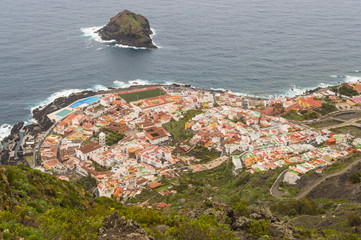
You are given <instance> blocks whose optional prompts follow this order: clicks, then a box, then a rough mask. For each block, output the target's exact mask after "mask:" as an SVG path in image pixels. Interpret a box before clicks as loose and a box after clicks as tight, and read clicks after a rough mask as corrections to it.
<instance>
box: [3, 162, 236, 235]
mask: <svg viewBox="0 0 361 240" xmlns="http://www.w3.org/2000/svg"><path fill="white" fill-rule="evenodd" d="M0 193H1V194H0V196H1V198H0V219H1V221H0V239H19V238H25V239H36V240H38V239H98V231H99V229H100V228H101V227H102V226H103V219H104V217H105V216H108V215H110V214H111V213H112V212H114V211H118V213H119V215H120V216H125V217H126V218H131V219H133V220H135V221H137V222H138V223H139V224H140V225H141V226H142V227H143V228H144V229H145V230H146V231H148V232H149V233H150V234H151V235H152V236H154V237H155V239H192V238H190V237H191V236H192V234H196V235H203V236H207V234H208V233H210V232H211V233H212V234H214V236H216V238H213V239H232V236H231V232H230V231H229V229H228V228H227V227H226V226H224V225H222V224H219V223H217V222H216V221H214V220H213V221H211V222H209V221H207V222H204V219H203V220H202V219H199V220H192V221H189V220H188V219H187V218H185V217H183V216H174V215H165V214H163V213H162V212H160V211H156V210H152V209H143V208H140V207H124V206H122V205H121V204H120V203H119V202H116V201H115V200H113V199H109V198H97V199H94V198H93V197H92V196H90V195H89V194H88V193H86V192H85V191H84V190H83V188H82V187H81V186H79V185H76V184H74V183H70V182H66V181H62V180H59V179H57V178H56V177H54V176H51V175H48V174H43V173H41V172H40V171H37V170H33V169H30V168H28V167H24V166H19V167H12V166H0ZM158 225H167V226H168V228H170V231H169V232H168V233H167V235H166V236H163V235H162V234H160V232H159V231H158V230H157V229H156V226H158ZM189 228H193V231H192V232H187V231H183V230H182V229H189ZM187 234H188V235H187ZM202 239H212V238H211V237H208V238H202Z"/></svg>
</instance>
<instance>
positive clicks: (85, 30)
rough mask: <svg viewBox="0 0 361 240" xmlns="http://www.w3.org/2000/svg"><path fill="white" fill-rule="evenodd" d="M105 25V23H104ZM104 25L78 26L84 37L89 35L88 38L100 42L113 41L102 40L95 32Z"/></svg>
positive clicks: (111, 41) (113, 41)
mask: <svg viewBox="0 0 361 240" xmlns="http://www.w3.org/2000/svg"><path fill="white" fill-rule="evenodd" d="M104 26H105V25H104ZM104 26H96V27H85V28H80V31H82V32H83V36H84V37H89V38H90V39H92V40H94V41H96V42H100V43H115V42H116V41H115V40H110V41H105V40H103V39H102V38H101V37H100V35H99V34H98V33H97V31H98V30H100V29H101V28H102V27H104Z"/></svg>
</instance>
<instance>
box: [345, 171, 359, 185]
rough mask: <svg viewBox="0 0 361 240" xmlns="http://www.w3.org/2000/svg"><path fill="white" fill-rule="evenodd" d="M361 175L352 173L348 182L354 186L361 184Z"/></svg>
mask: <svg viewBox="0 0 361 240" xmlns="http://www.w3.org/2000/svg"><path fill="white" fill-rule="evenodd" d="M360 178H361V173H352V174H351V175H350V176H349V177H348V181H349V182H350V183H352V184H356V183H360V182H361V179H360Z"/></svg>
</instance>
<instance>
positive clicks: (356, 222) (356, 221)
mask: <svg viewBox="0 0 361 240" xmlns="http://www.w3.org/2000/svg"><path fill="white" fill-rule="evenodd" d="M346 218H347V222H348V224H349V225H350V226H351V227H354V226H360V224H361V218H360V216H359V215H358V214H356V213H355V212H349V213H347V214H346Z"/></svg>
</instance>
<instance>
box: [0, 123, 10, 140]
mask: <svg viewBox="0 0 361 240" xmlns="http://www.w3.org/2000/svg"><path fill="white" fill-rule="evenodd" d="M12 128H13V126H11V125H10V124H6V123H5V124H3V125H1V126H0V141H2V140H4V138H6V137H7V136H9V135H10V133H11V129H12Z"/></svg>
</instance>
